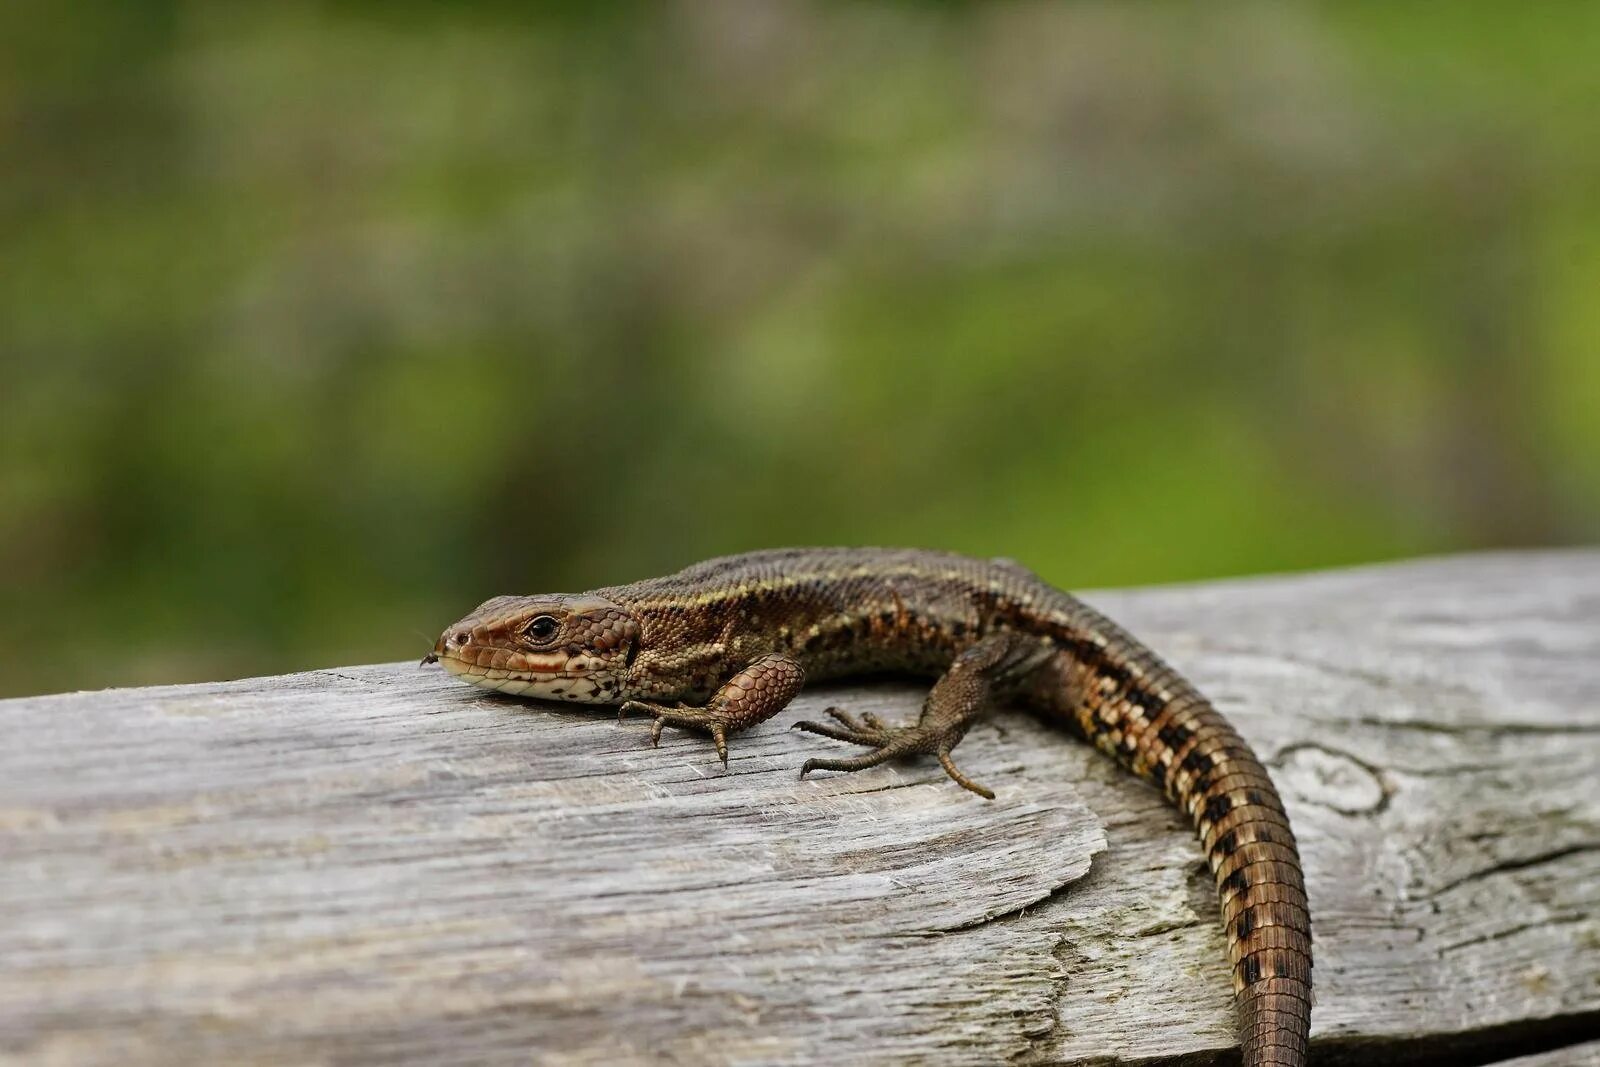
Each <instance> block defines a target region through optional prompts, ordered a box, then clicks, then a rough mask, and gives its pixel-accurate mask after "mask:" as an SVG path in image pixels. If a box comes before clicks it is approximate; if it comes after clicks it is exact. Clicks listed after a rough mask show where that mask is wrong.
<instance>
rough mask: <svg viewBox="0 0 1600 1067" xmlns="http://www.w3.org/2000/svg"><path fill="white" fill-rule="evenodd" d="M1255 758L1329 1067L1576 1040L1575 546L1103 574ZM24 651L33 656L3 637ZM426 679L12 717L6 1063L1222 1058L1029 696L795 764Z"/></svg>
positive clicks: (1069, 749)
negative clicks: (946, 758)
mask: <svg viewBox="0 0 1600 1067" xmlns="http://www.w3.org/2000/svg"><path fill="white" fill-rule="evenodd" d="M1089 599H1091V600H1092V601H1094V602H1095V603H1097V604H1099V605H1100V606H1102V607H1103V608H1105V609H1106V610H1107V611H1109V612H1110V613H1111V614H1112V615H1113V616H1114V617H1116V618H1118V619H1119V620H1121V621H1123V622H1124V623H1126V624H1127V625H1128V626H1129V627H1130V628H1132V629H1133V630H1134V631H1135V632H1136V633H1139V634H1140V635H1141V636H1143V637H1144V638H1145V639H1146V640H1148V641H1149V642H1150V643H1151V644H1153V645H1155V646H1156V647H1157V648H1158V649H1160V650H1161V651H1163V652H1164V653H1166V654H1167V655H1168V656H1169V658H1171V659H1172V660H1173V661H1175V662H1176V663H1177V665H1178V666H1179V667H1180V668H1182V669H1183V670H1185V671H1186V672H1187V673H1188V674H1189V675H1190V676H1191V677H1192V678H1193V679H1194V680H1195V681H1196V682H1198V683H1199V684H1200V685H1201V687H1202V688H1203V689H1205V690H1206V691H1207V692H1208V693H1209V694H1210V695H1211V696H1212V697H1213V698H1214V700H1215V701H1216V703H1217V704H1218V705H1219V706H1220V707H1221V708H1222V710H1223V711H1224V712H1225V713H1227V714H1228V715H1230V716H1231V717H1232V718H1233V719H1234V721H1235V722H1236V723H1237V724H1238V725H1239V727H1240V729H1241V730H1242V731H1243V733H1244V734H1245V735H1246V736H1247V737H1248V738H1249V739H1250V740H1251V741H1252V742H1253V743H1254V744H1255V745H1256V746H1257V748H1258V750H1259V751H1260V752H1261V753H1262V755H1263V756H1264V757H1265V759H1266V761H1267V762H1268V764H1269V765H1270V766H1271V768H1272V770H1273V773H1274V776H1275V777H1276V779H1277V781H1278V783H1279V785H1280V788H1281V789H1282V791H1283V793H1284V795H1285V798H1286V800H1287V803H1288V805H1289V808H1290V811H1291V814H1292V816H1293V819H1294V823H1295V827H1296V829H1297V830H1298V832H1299V834H1300V838H1301V842H1302V850H1303V852H1304V857H1305V862H1306V868H1307V878H1308V882H1309V886H1310V893H1311V901H1312V909H1313V916H1314V922H1315V932H1316V937H1317V970H1316V979H1317V985H1318V1004H1317V1009H1316V1014H1315V1019H1314V1043H1315V1046H1316V1050H1317V1052H1318V1062H1322V1063H1339V1062H1349V1063H1463V1064H1474V1063H1492V1062H1502V1061H1506V1060H1510V1059H1512V1057H1520V1056H1528V1057H1529V1058H1528V1059H1526V1060H1520V1059H1519V1060H1517V1061H1516V1062H1519V1063H1522V1062H1526V1063H1528V1064H1537V1065H1543V1067H1549V1065H1555V1064H1579V1063H1593V1062H1595V1061H1596V1058H1597V1057H1596V1049H1597V1046H1595V1045H1593V1044H1591V1045H1587V1046H1584V1045H1582V1044H1581V1042H1583V1041H1584V1040H1590V1039H1594V1038H1597V1037H1600V552H1594V551H1587V552H1584V551H1573V552H1563V553H1545V554H1526V555H1496V556H1478V557H1461V558H1455V559H1447V560H1438V561H1423V562H1417V563H1410V564H1403V565H1394V566H1388V567H1379V568H1369V569H1362V570H1353V571H1344V572H1337V573H1328V574H1320V575H1312V576H1303V577H1290V578H1267V579H1258V580H1250V581H1237V582H1227V583H1217V584H1210V585H1200V586H1192V587H1177V588H1162V589H1150V590H1142V591H1133V592H1114V593H1112V592H1108V593H1102V594H1096V595H1093V596H1091V597H1089ZM8 654H18V653H17V652H15V651H13V652H12V653H8ZM918 699H919V697H918V690H917V689H916V688H914V687H908V686H905V685H901V684H880V685H874V686H870V687H854V688H834V689H830V690H818V691H814V692H810V693H807V694H806V695H804V696H803V697H802V698H801V700H800V701H799V702H798V703H797V704H796V706H794V707H793V708H791V709H790V710H789V711H787V712H785V713H784V714H783V715H781V716H780V717H779V718H778V719H776V720H774V721H772V722H770V723H767V724H765V725H763V726H761V727H759V728H757V729H756V730H755V731H754V732H753V733H751V734H749V735H746V736H743V737H740V738H738V739H736V742H735V744H734V749H733V752H734V758H733V765H732V768H731V771H730V773H727V774H724V773H722V771H721V769H720V767H719V766H717V764H716V762H715V760H714V758H713V756H712V754H711V750H710V747H709V745H708V744H706V743H705V741H704V740H703V739H701V738H698V737H690V736H688V735H684V734H678V733H670V732H669V734H668V735H667V737H666V739H665V740H664V741H663V744H662V747H661V748H660V749H659V750H652V749H651V748H650V747H649V745H648V743H647V740H646V739H647V736H648V732H647V727H646V726H645V725H644V723H643V722H637V721H636V722H630V723H629V724H627V725H625V726H619V725H618V724H617V723H616V722H615V721H614V720H612V719H610V718H609V717H606V716H604V715H600V714H595V713H592V712H585V711H579V710H573V709H562V708H558V707H553V706H550V705H532V704H526V703H521V702H518V701H515V700H511V699H506V698H500V697H497V696H494V695H491V694H484V693H481V692H478V691H474V690H471V689H468V688H466V687H464V686H462V685H460V684H459V683H454V682H452V681H450V680H449V679H447V678H445V677H444V676H442V675H441V674H440V673H439V672H438V670H437V669H433V670H421V669H418V668H417V667H416V666H415V665H413V664H400V665H386V666H375V667H355V668H339V669H334V670H324V671H316V672H312V673H308V674H299V675H290V676H287V677H281V678H264V679H254V680H248V681H241V682H231V683H225V684H217V685H197V686H178V687H170V688H158V689H140V690H114V691H109V692H103V693H86V694H76V695H67V696H56V697H41V698H30V699H23V700H10V701H0V737H3V746H0V1059H4V1060H5V1061H6V1062H16V1063H29V1064H33V1063H43V1064H51V1063H119V1064H121V1063H141V1064H143V1063H149V1064H154V1063H228V1064H251V1063H328V1064H367V1063H385V1062H394V1061H400V1060H405V1061H414V1062H439V1063H445V1062H448V1063H463V1064H465V1063H536V1064H551V1065H557V1064H578V1063H584V1064H588V1063H595V1064H600V1063H604V1064H629V1063H655V1062H667V1063H694V1064H702V1063H705V1064H722V1063H728V1064H751V1063H811V1062H828V1063H938V1064H945V1063H949V1064H956V1063H963V1064H964V1063H974V1064H976V1063H999V1062H1007V1061H1010V1062H1017V1063H1061V1062H1069V1063H1077V1062H1093V1063H1125V1062H1126V1063H1133V1062H1137V1063H1146V1064H1148V1063H1165V1062H1176V1059H1177V1058H1178V1057H1183V1056H1190V1057H1193V1058H1192V1059H1185V1060H1184V1061H1183V1062H1198V1063H1204V1062H1210V1061H1212V1060H1213V1059H1216V1060H1217V1061H1218V1062H1226V1058H1227V1056H1226V1053H1225V1052H1221V1053H1219V1052H1218V1050H1225V1049H1226V1048H1227V1046H1228V1045H1229V1044H1230V1042H1231V1040H1232V1021H1231V1017H1230V1012H1229V994H1228V973H1227V968H1226V965H1225V962H1224V951H1223V945H1222V938H1221V935H1220V933H1219V932H1218V930H1217V929H1216V905H1215V903H1214V900H1213V891H1212V889H1211V886H1210V884H1209V880H1208V878H1207V877H1205V875H1204V873H1203V867H1202V864H1201V857H1200V852H1199V849H1198V846H1197V845H1196V844H1195V843H1194V842H1193V840H1192V839H1191V837H1190V834H1189V832H1188V831H1187V830H1186V829H1185V827H1184V826H1183V824H1182V823H1181V821H1180V820H1179V818H1178V817H1177V816H1176V815H1175V814H1173V813H1172V812H1170V811H1168V810H1167V809H1166V808H1165V807H1164V806H1163V804H1162V802H1161V800H1160V798H1159V797H1158V795H1157V794H1156V793H1155V792H1154V791H1153V790H1152V789H1150V788H1149V787H1148V786H1145V785H1143V784H1141V783H1139V782H1137V781H1134V780H1133V779H1131V778H1129V777H1127V776H1126V775H1125V774H1123V773H1122V772H1121V771H1119V770H1118V769H1117V768H1116V767H1115V766H1113V765H1112V764H1110V763H1109V762H1108V761H1106V760H1105V759H1104V758H1103V757H1100V756H1098V755H1097V754H1095V753H1094V752H1092V751H1090V750H1089V749H1087V748H1086V747H1085V746H1083V745H1081V744H1078V743H1077V742H1074V741H1072V740H1071V739H1069V738H1067V737H1066V736H1064V735H1061V734H1058V733H1055V732H1053V731H1051V730H1050V729H1048V728H1047V727H1044V726H1042V725H1040V724H1037V723H1035V722H1033V721H1032V720H1031V719H1029V718H1027V717H1026V716H1023V715H1020V714H1008V715H1003V716H1001V717H999V718H998V719H996V720H995V723H994V724H993V725H989V726H983V727H979V728H978V729H976V730H974V731H973V733H972V734H971V735H970V736H969V738H968V739H967V741H966V742H965V743H964V744H963V745H962V746H961V748H960V750H959V752H958V760H959V762H960V763H961V765H962V766H963V767H964V768H965V769H966V770H967V771H969V772H970V773H971V774H972V775H973V776H974V777H976V778H977V779H979V780H980V781H983V782H985V783H987V784H989V785H990V786H992V787H994V788H995V789H996V791H997V792H998V793H999V799H998V800H997V801H996V802H994V803H985V802H983V801H981V800H978V799H976V798H974V797H973V796H971V795H970V794H968V793H965V792H963V791H962V790H960V789H957V788H955V787H954V786H953V785H951V784H950V783H949V782H947V781H945V780H944V777H943V774H942V772H941V771H940V770H939V769H938V767H937V765H935V764H932V763H931V762H930V763H928V764H916V765H912V766H904V767H892V768H880V769H877V770H874V771H869V772H864V773H861V774H857V775H853V776H848V777H832V778H830V777H818V778H816V779H814V780H811V781H807V782H800V781H798V780H797V779H796V771H797V769H798V767H799V765H800V763H801V761H802V760H803V759H804V758H805V757H806V756H807V755H808V754H815V753H818V752H821V751H829V750H830V747H829V745H828V743H827V742H825V741H823V740H822V739H820V738H815V737H810V736H807V735H803V734H799V733H796V732H792V731H790V730H788V729H787V727H788V725H789V724H790V723H792V722H794V721H795V720H797V719H800V718H803V717H815V716H816V715H817V714H818V713H819V711H820V710H821V708H822V707H823V706H824V705H826V704H828V703H833V702H838V703H845V704H848V705H851V706H853V707H855V708H857V709H872V710H875V711H877V712H878V713H879V714H882V715H885V716H911V715H913V714H914V712H915V710H916V707H917V704H918Z"/></svg>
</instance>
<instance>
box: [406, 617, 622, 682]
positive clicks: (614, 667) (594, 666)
mask: <svg viewBox="0 0 1600 1067" xmlns="http://www.w3.org/2000/svg"><path fill="white" fill-rule="evenodd" d="M638 644H639V624H638V622H636V621H635V620H634V618H633V616H632V615H631V614H629V612H628V611H627V610H626V609H625V608H622V607H620V606H619V605H617V604H614V603H612V602H611V601H609V600H607V599H605V598H604V597H598V596H594V595H592V594H581V595H577V596H564V595H552V596H500V597H495V598H494V599H493V600H488V601H485V602H484V603H482V604H480V605H479V606H478V609H477V610H476V611H474V612H473V613H472V614H470V615H468V616H467V617H466V618H464V619H462V620H461V621H459V622H456V623H452V624H451V625H450V626H449V627H447V628H446V629H445V631H444V633H442V634H440V635H439V640H438V641H437V642H435V643H434V646H433V651H432V652H430V653H429V654H428V655H427V656H426V657H424V658H423V661H422V662H423V663H425V664H426V663H433V662H437V663H439V664H440V665H441V666H443V667H444V669H445V670H447V671H449V672H450V673H451V674H453V675H455V676H456V677H457V678H460V679H461V680H462V681H464V682H471V683H472V684H473V685H480V686H483V687H484V688H485V689H498V690H500V691H501V692H502V693H514V694H517V695H519V696H520V695H525V696H531V697H544V698H546V699H550V700H572V701H577V702H578V703H582V704H615V703H620V702H621V701H622V699H623V696H622V691H623V683H624V682H625V681H626V679H627V677H628V667H629V666H630V665H631V664H632V662H633V655H634V652H635V650H636V649H637V648H638Z"/></svg>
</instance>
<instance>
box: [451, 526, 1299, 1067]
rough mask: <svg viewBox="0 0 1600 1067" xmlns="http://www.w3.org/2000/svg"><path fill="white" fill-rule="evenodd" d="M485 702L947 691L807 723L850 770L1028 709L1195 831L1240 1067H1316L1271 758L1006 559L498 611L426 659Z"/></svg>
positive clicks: (825, 566)
mask: <svg viewBox="0 0 1600 1067" xmlns="http://www.w3.org/2000/svg"><path fill="white" fill-rule="evenodd" d="M435 660H437V661H438V662H439V663H441V664H443V665H444V667H445V668H446V669H447V670H448V671H450V672H451V673H452V674H454V675H456V676H457V677H459V678H461V679H463V680H464V681H468V682H471V683H473V684H474V685H480V686H483V687H485V688H489V689H497V690H500V691H501V692H505V693H515V694H523V695H527V696H532V697H543V698H548V699H554V700H570V701H578V702H581V703H588V704H617V705H620V706H621V712H622V714H628V713H630V712H643V713H646V714H649V715H651V716H653V717H654V720H655V721H654V723H653V725H652V728H651V740H652V741H658V740H659V739H660V736H661V730H662V727H664V726H677V727H682V728H686V729H691V730H699V731H703V732H705V733H708V734H710V735H711V739H712V741H713V742H714V743H715V745H716V750H717V755H718V756H720V757H721V758H722V761H723V764H724V765H726V764H727V760H728V737H729V736H730V735H732V734H735V733H737V732H738V731H740V730H744V729H748V728H749V727H751V726H754V725H755V724H756V723H759V722H762V721H763V720H765V719H768V718H771V717H772V716H773V715H774V714H776V713H777V712H778V711H779V710H780V709H782V708H783V707H784V705H786V704H787V703H789V701H790V700H792V699H793V698H794V696H795V695H796V694H797V693H799V691H800V687H801V686H802V685H803V684H804V683H805V681H806V680H807V679H812V680H821V679H827V678H838V677H842V676H846V675H854V674H862V673H869V672H880V671H896V672H905V673H911V674H918V675H924V676H936V677H937V678H938V680H937V681H936V682H935V683H934V685H933V688H932V690H931V691H930V692H929V693H928V697H927V700H926V701H925V702H924V704H923V707H922V714H921V716H920V717H919V718H918V719H917V721H916V722H915V723H913V724H911V725H898V726H897V725H890V724H887V723H884V722H882V721H881V720H879V719H878V718H877V717H876V716H874V715H872V714H870V713H866V714H862V715H860V716H856V715H852V714H851V713H850V712H848V711H845V710H842V709H840V708H829V709H827V714H828V715H829V716H830V718H831V719H832V721H831V722H801V723H796V724H795V725H796V727H797V728H799V729H802V730H807V731H810V732H811V733H814V734H821V735H823V736H824V737H830V738H833V739H835V740H838V741H845V742H849V743H851V744H856V745H863V746H866V747H867V748H869V749H870V750H871V751H869V752H867V753H865V754H864V755H859V756H854V757H851V758H848V759H808V760H806V761H805V764H804V766H803V767H802V768H801V770H800V773H801V775H802V776H804V775H806V774H808V773H810V772H811V771H814V770H831V771H853V770H860V769H861V768H863V767H871V766H874V765H876V764H879V763H883V762H885V761H887V760H891V759H897V758H900V757H902V756H907V755H911V754H914V753H926V754H931V755H934V756H936V757H937V758H938V760H939V762H940V763H941V764H942V765H943V767H944V769H945V771H946V772H947V773H948V774H949V775H950V777H951V778H953V779H955V781H956V782H958V783H960V784H961V785H962V786H964V787H965V788H967V789H970V790H971V791H972V792H974V793H977V794H979V795H980V796H984V797H989V798H992V797H993V795H994V794H993V793H991V792H990V791H989V790H988V789H986V788H984V787H983V786H981V785H979V784H978V783H977V782H974V781H972V780H971V779H970V778H968V777H966V776H965V775H964V774H962V773H961V771H959V770H958V769H957V768H956V766H955V764H954V763H953V762H952V761H951V750H952V749H954V748H955V746H956V745H957V743H959V742H960V740H961V738H962V736H963V735H964V734H965V733H966V731H967V729H968V728H969V727H970V726H971V725H972V724H973V722H974V721H975V720H976V719H977V718H978V717H979V716H981V715H982V714H983V713H984V712H985V711H986V710H988V709H989V708H990V707H992V706H993V705H994V704H996V703H1000V702H1020V703H1023V704H1025V705H1027V706H1028V707H1030V708H1032V709H1034V710H1036V711H1038V712H1040V713H1042V714H1043V715H1045V716H1046V717H1048V718H1050V719H1051V720H1053V721H1056V722H1059V723H1061V724H1063V725H1065V726H1067V727H1068V728H1070V729H1072V730H1074V731H1075V732H1077V733H1078V734H1080V735H1081V736H1083V737H1084V738H1086V739H1087V740H1089V741H1091V742H1092V743H1093V744H1094V745H1095V746H1096V747H1098V748H1099V749H1100V750H1101V751H1103V752H1105V753H1106V754H1108V755H1110V756H1111V757H1113V758H1114V759H1116V760H1117V761H1118V762H1119V763H1121V764H1122V765H1123V766H1124V767H1127V768H1128V769H1129V770H1131V771H1132V772H1133V773H1134V774H1136V775H1138V776H1139V777H1141V778H1144V779H1146V780H1148V781H1150V782H1153V783H1155V784H1156V785H1157V786H1159V787H1161V788H1162V789H1163V790H1164V791H1165V792H1166V795H1167V797H1168V798H1169V799H1170V800H1171V801H1172V802H1173V803H1174V804H1176V805H1177V806H1178V807H1179V808H1180V809H1181V810H1182V811H1183V812H1185V813H1186V814H1187V815H1188V816H1189V818H1190V819H1191V820H1192V821H1193V823H1194V826H1195V829H1196V831H1197V832H1198V834H1199V836H1200V842H1201V844H1202V846H1203V847H1204V848H1205V851H1206V857H1207V859H1208V861H1209V862H1210V865H1211V870H1212V873H1213V874H1214V875H1215V878H1216V883H1217V893H1218V896H1219V898H1220V901H1221V907H1222V921H1223V926H1224V930H1225V932H1226V935H1227V942H1228V954H1229V957H1230V959H1231V961H1232V964H1233V985H1234V992H1235V997H1236V1002H1237V1005H1238V1014H1239V1033H1240V1043H1241V1049H1242V1053H1243V1060H1244V1063H1245V1064H1247V1065H1257V1064H1280V1065H1303V1064H1304V1063H1305V1062H1306V1046H1307V1040H1308V1033H1309V1027H1310V1018H1311V921H1310V913H1309V911H1308V909H1307V905H1306V895H1305V883H1304V880H1303V877H1302V875H1301V869H1300V857H1299V853H1298V851H1297V850H1296V847H1295V840H1294V834H1293V833H1292V832H1291V831H1290V829H1289V820H1288V817H1287V816H1286V815H1285V814H1284V808H1283V803H1282V801H1281V800H1280V799H1279V797H1278V793H1277V790H1276V789H1274V788H1273V785H1272V781H1271V779H1270V778H1268V776H1267V772H1266V769H1265V768H1264V767H1262V765H1261V761H1260V760H1258V759H1257V758H1256V756H1255V753H1254V752H1252V751H1251V749H1250V746H1249V745H1247V744H1246V743H1245V742H1244V740H1243V739H1242V738H1241V737H1240V736H1239V734H1238V733H1237V732H1236V731H1235V730H1234V728H1233V727H1232V726H1231V725H1229V724H1228V722H1227V721H1226V720H1225V719H1223V717H1222V716H1221V715H1220V714H1218V713H1217V711H1216V709H1214V708H1213V707H1212V706H1211V704H1210V703H1209V702H1208V701H1207V700H1206V699H1205V697H1203V696H1201V695H1200V693H1199V692H1197V691H1196V690H1195V689H1194V687H1193V686H1191V685H1190V684H1189V683H1188V682H1186V681H1185V680H1184V679H1183V678H1182V677H1180V676H1179V675H1178V673H1177V672H1176V671H1174V670H1173V669H1172V668H1171V667H1169V666H1167V665H1166V664H1165V663H1163V662H1162V661H1161V659H1160V658H1158V657H1157V656H1156V654H1155V653H1153V652H1151V651H1150V650H1149V649H1148V648H1146V647H1145V646H1144V645H1143V644H1141V643H1140V642H1138V641H1137V640H1135V639H1134V638H1133V637H1131V636H1129V635H1128V633H1126V632H1125V631H1124V630H1122V629H1121V628H1119V627H1118V626H1117V625H1116V624H1115V623H1113V622H1111V621H1110V620H1109V619H1107V618H1105V617H1104V616H1102V615H1100V614H1099V613H1098V612H1096V611H1095V610H1094V609H1092V608H1090V607H1089V606H1087V605H1086V604H1084V603H1082V602H1081V601H1079V600H1077V599H1076V598H1074V597H1072V596H1070V595H1068V594H1067V593H1064V592H1061V591H1060V590H1058V589H1056V588H1054V587H1052V586H1050V585H1047V584H1046V583H1045V582H1043V581H1041V580H1040V579H1039V578H1037V577H1035V576H1034V575H1033V574H1032V573H1031V572H1029V571H1028V570H1026V569H1025V568H1023V567H1021V566H1019V565H1018V564H1016V563H1013V562H1010V561H1008V560H990V561H984V560H976V559H970V558H967V557H964V556H957V555H949V554H945V553H938V552H925V551H917V550H912V549H871V548H866V549H835V548H810V549H807V548H801V549H780V550H775V551H769V552H753V553H749V554H747V555H742V556H729V557H726V558H724V559H714V560H710V561H708V562H705V563H701V564H698V565H696V566H693V567H690V568H688V569H687V570H683V571H680V572H678V573H677V574H673V575H668V576H666V577H664V578H654V579H650V580H647V581H642V582H635V583H633V584H631V585H619V586H612V587H609V588H605V589H597V590H595V591H593V592H591V593H581V594H576V595H569V594H554V595H541V596H502V597H496V598H494V599H493V600H490V601H488V602H486V603H485V604H483V605H482V606H481V607H479V608H478V609H477V610H476V611H474V612H473V613H472V614H471V615H468V616H467V617H466V618H464V619H462V620H461V621H460V622H457V623H455V624H454V625H452V626H451V627H449V628H448V629H447V630H445V631H444V633H443V634H442V635H440V637H439V640H438V643H437V644H436V645H435V646H434V650H433V652H432V653H430V654H429V655H428V656H427V657H426V658H425V659H424V661H423V662H424V663H430V662H434V661H435Z"/></svg>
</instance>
